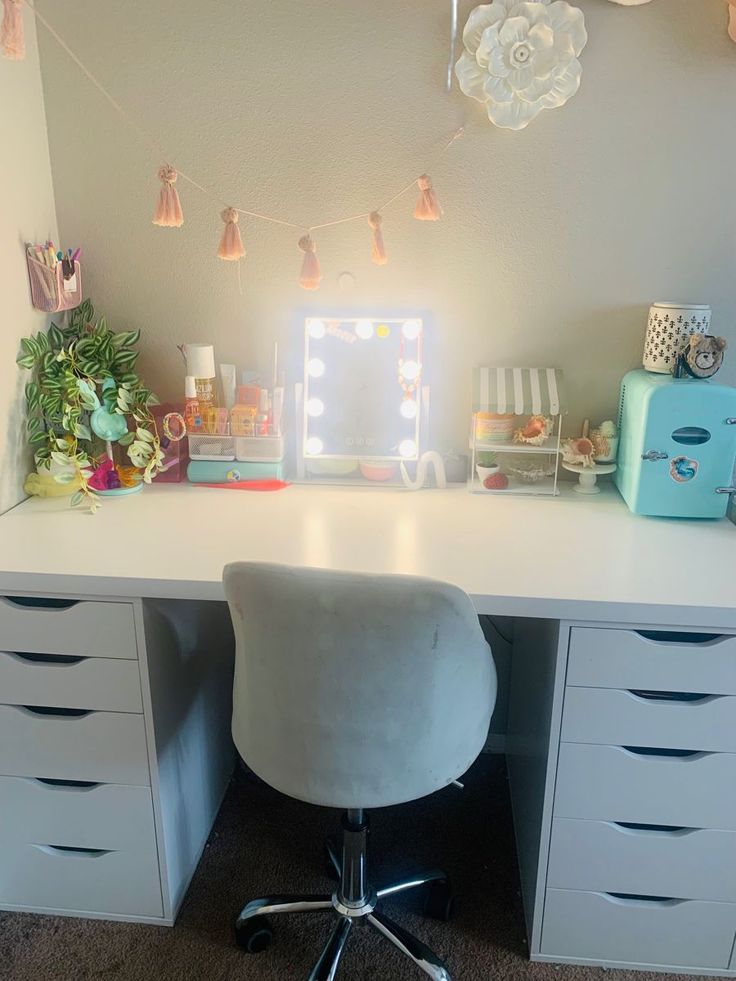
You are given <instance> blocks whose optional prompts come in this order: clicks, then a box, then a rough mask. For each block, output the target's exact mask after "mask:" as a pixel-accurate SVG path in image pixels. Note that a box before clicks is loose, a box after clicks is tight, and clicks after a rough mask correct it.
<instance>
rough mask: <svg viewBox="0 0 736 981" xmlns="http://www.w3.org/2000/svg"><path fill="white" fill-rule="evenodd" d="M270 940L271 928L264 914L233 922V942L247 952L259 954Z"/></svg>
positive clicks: (269, 944)
mask: <svg viewBox="0 0 736 981" xmlns="http://www.w3.org/2000/svg"><path fill="white" fill-rule="evenodd" d="M272 940H273V930H272V929H271V924H270V923H269V922H268V920H267V919H266V917H265V916H251V917H249V918H248V919H247V920H238V922H237V923H236V924H235V942H236V943H237V945H238V947H242V948H243V950H246V951H247V952H248V953H249V954H260V953H261V951H264V950H266V948H267V947H270V946H271V941H272Z"/></svg>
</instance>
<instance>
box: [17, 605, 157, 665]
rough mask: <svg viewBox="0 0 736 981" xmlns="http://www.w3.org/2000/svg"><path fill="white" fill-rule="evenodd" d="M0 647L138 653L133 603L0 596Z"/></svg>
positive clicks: (43, 651) (80, 653)
mask: <svg viewBox="0 0 736 981" xmlns="http://www.w3.org/2000/svg"><path fill="white" fill-rule="evenodd" d="M0 650H3V651H18V652H21V653H26V654H70V655H73V656H75V657H114V658H136V657H137V656H138V648H137V643H136V634H135V617H134V613H133V605H132V603H107V602H99V603H98V602H89V601H86V600H61V599H60V600H43V599H36V598H28V597H18V596H2V597H0Z"/></svg>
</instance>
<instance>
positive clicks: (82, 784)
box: [30, 777, 102, 791]
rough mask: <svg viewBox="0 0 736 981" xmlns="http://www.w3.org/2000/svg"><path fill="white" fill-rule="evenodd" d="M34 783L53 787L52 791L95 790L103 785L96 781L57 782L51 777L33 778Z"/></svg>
mask: <svg viewBox="0 0 736 981" xmlns="http://www.w3.org/2000/svg"><path fill="white" fill-rule="evenodd" d="M30 779H31V780H32V781H33V782H34V783H41V784H43V785H44V787H51V789H52V790H54V789H56V790H78V791H86V790H95V789H96V788H97V787H101V786H102V784H101V783H98V782H96V781H94V780H56V779H51V777H31V778H30Z"/></svg>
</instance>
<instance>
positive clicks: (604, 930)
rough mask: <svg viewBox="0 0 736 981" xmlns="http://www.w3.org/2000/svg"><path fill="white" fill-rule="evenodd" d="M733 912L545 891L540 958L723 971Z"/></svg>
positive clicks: (735, 923) (734, 925)
mask: <svg viewBox="0 0 736 981" xmlns="http://www.w3.org/2000/svg"><path fill="white" fill-rule="evenodd" d="M734 933H736V906H733V905H731V904H730V903H703V902H699V901H689V900H680V899H676V898H675V899H668V898H660V899H651V898H650V899H647V898H633V897H620V896H615V895H611V894H609V893H599V892H579V891H577V890H573V889H548V890H547V896H546V901H545V904H544V920H543V924H542V945H541V950H542V954H545V955H547V956H552V957H554V956H557V957H576V958H578V957H583V958H587V959H588V960H593V961H623V962H627V963H631V964H640V965H651V966H654V965H661V966H671V967H690V968H723V969H725V968H727V967H728V962H729V958H730V956H731V946H732V944H733V939H734Z"/></svg>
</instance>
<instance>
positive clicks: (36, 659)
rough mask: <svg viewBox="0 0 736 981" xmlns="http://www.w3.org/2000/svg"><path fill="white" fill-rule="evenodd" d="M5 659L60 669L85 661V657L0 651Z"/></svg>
mask: <svg viewBox="0 0 736 981" xmlns="http://www.w3.org/2000/svg"><path fill="white" fill-rule="evenodd" d="M0 653H2V654H5V655H6V657H12V658H13V660H14V661H21V662H22V663H23V664H59V665H61V666H62V667H71V666H73V665H74V664H79V663H80V662H82V661H86V660H87V658H86V657H78V656H74V655H72V656H71V657H70V656H68V655H66V654H27V653H26V652H25V651H2V652H0Z"/></svg>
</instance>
